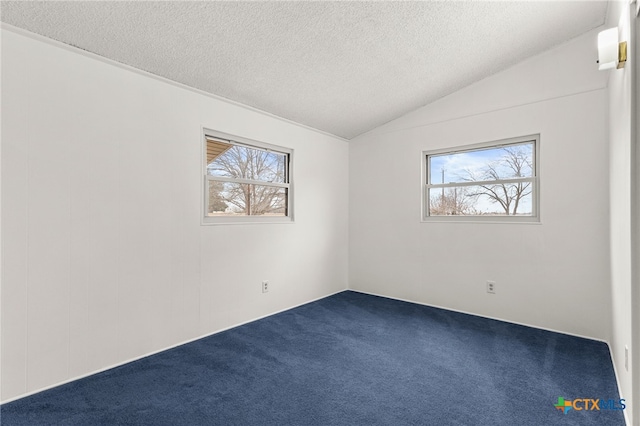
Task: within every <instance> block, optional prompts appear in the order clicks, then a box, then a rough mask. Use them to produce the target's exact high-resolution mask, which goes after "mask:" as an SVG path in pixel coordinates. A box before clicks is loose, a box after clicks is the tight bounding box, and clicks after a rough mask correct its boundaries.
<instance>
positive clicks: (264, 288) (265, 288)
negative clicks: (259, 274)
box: [262, 281, 269, 293]
mask: <svg viewBox="0 0 640 426" xmlns="http://www.w3.org/2000/svg"><path fill="white" fill-rule="evenodd" d="M262 292H263V293H268V292H269V281H262Z"/></svg>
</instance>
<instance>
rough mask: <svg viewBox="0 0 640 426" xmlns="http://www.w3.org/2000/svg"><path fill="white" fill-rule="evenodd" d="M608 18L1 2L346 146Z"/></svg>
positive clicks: (7, 14) (485, 8)
mask: <svg viewBox="0 0 640 426" xmlns="http://www.w3.org/2000/svg"><path fill="white" fill-rule="evenodd" d="M606 10H607V3H606V2H601V1H584V2H582V1H569V2H563V1H542V2H534V1H527V2H515V1H509V2H495V1H494V2H489V1H444V2H434V1H422V2H409V1H406V2H405V1H399V2H398V1H393V2H391V1H386V2H385V1H377V2H373V1H371V2H362V1H361V2H347V1H340V2H306V1H302V2H289V1H262V2H222V1H220V2H218V1H209V2H193V1H164V2H149V1H133V2H127V1H98V2H95V1H88V2H84V1H68V2H61V1H45V2H35V1H17V2H13V1H2V3H1V19H2V21H3V22H6V23H8V24H11V25H13V26H16V27H19V28H23V29H26V30H29V31H31V32H34V33H38V34H41V35H44V36H46V37H49V38H52V39H55V40H58V41H61V42H63V43H67V44H70V45H73V46H77V47H79V48H81V49H84V50H87V51H89V52H93V53H96V54H98V55H101V56H104V57H107V58H110V59H113V60H115V61H118V62H121V63H124V64H127V65H130V66H133V67H135V68H138V69H141V70H144V71H148V72H150V73H153V74H156V75H159V76H162V77H166V78H168V79H170V80H174V81H177V82H180V83H183V84H186V85H188V86H191V87H194V88H197V89H201V90H203V91H206V92H209V93H212V94H215V95H218V96H222V97H224V98H228V99H231V100H233V101H237V102H240V103H242V104H245V105H249V106H252V107H255V108H258V109H261V110H263V111H267V112H269V113H272V114H275V115H277V116H280V117H283V118H287V119H289V120H292V121H295V122H298V123H301V124H304V125H307V126H310V127H313V128H316V129H319V130H323V131H325V132H328V133H332V134H334V135H337V136H340V137H343V138H346V139H350V138H353V137H355V136H357V135H359V134H361V133H364V132H366V131H369V130H371V129H373V128H375V127H377V126H379V125H381V124H384V123H386V122H388V121H390V120H393V119H395V118H397V117H399V116H401V115H403V114H405V113H407V112H410V111H412V110H415V109H417V108H419V107H421V106H423V105H426V104H428V103H431V102H433V101H434V100H436V99H438V98H441V97H443V96H445V95H447V94H449V93H452V92H454V91H456V90H458V89H460V88H462V87H464V86H467V85H469V84H471V83H473V82H475V81H478V80H480V79H482V78H484V77H487V76H489V75H491V74H493V73H495V72H497V71H499V70H501V69H503V68H505V67H508V66H511V65H513V64H515V63H517V62H519V61H521V60H523V59H525V58H527V57H530V56H532V55H535V54H538V53H541V52H543V51H545V50H547V49H549V48H551V47H553V46H555V45H558V44H560V43H563V42H565V41H567V40H569V39H571V38H573V37H576V36H578V35H580V34H583V33H585V32H587V31H588V30H591V29H593V28H595V27H597V26H600V25H602V24H604V22H605V17H606ZM595 55H596V53H595V52H594V58H595ZM594 60H595V59H594Z"/></svg>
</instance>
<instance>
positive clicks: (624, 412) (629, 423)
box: [605, 342, 637, 426]
mask: <svg viewBox="0 0 640 426" xmlns="http://www.w3.org/2000/svg"><path fill="white" fill-rule="evenodd" d="M605 343H606V344H607V347H608V348H609V357H610V358H611V365H613V374H614V376H615V378H616V385H617V386H618V394H619V395H620V398H622V399H624V400H625V401H626V400H627V398H625V397H624V395H623V394H622V388H621V387H620V377H619V376H618V368H617V367H616V362H615V360H614V359H613V351H612V350H611V344H610V343H609V342H605ZM622 414H623V415H624V423H625V425H627V426H631V420H629V413H628V411H627V410H624V411H622ZM636 415H637V414H636Z"/></svg>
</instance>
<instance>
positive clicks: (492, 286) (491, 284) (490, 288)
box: [487, 281, 496, 294]
mask: <svg viewBox="0 0 640 426" xmlns="http://www.w3.org/2000/svg"><path fill="white" fill-rule="evenodd" d="M487 293H491V294H496V282H495V281H487Z"/></svg>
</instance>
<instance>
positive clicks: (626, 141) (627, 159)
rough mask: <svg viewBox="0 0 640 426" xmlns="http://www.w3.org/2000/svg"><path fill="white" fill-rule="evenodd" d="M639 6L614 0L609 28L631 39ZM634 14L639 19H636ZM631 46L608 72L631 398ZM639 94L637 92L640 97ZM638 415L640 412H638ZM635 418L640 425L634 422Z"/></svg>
mask: <svg viewBox="0 0 640 426" xmlns="http://www.w3.org/2000/svg"><path fill="white" fill-rule="evenodd" d="M630 9H634V10H635V5H629V3H628V2H624V1H613V2H610V3H609V9H608V11H607V24H606V27H607V28H611V27H615V26H617V27H618V30H619V32H620V39H621V40H625V41H627V42H628V43H629V47H630V48H631V49H633V40H632V39H631V34H632V27H631V25H632V24H633V25H634V26H635V14H633V15H632V14H631V13H630ZM631 16H634V19H633V20H631ZM631 49H629V50H630V53H631V54H630V55H629V58H628V62H627V64H626V66H625V67H624V68H623V69H620V70H614V71H610V72H608V73H607V74H608V77H609V81H608V97H609V111H608V114H609V163H610V166H609V167H610V170H611V171H610V205H611V224H610V229H611V237H610V238H611V295H612V304H613V311H612V335H611V352H612V356H613V361H614V365H615V367H616V372H617V374H618V382H619V385H620V391H621V393H622V397H623V398H625V399H627V400H628V401H634V402H635V401H637V396H635V399H634V395H633V383H632V374H633V368H632V367H633V364H632V363H631V359H633V358H634V357H633V353H630V354H629V356H630V358H631V359H630V360H629V361H630V365H629V369H628V370H627V369H626V368H625V353H624V352H625V350H624V348H625V345H626V346H628V347H629V349H630V350H631V351H637V350H638V349H640V348H639V347H638V345H640V339H638V338H637V336H636V337H635V340H634V336H633V335H632V323H633V319H634V318H637V315H634V314H633V312H632V309H631V306H632V301H633V300H634V296H635V292H634V291H633V290H632V261H631V259H632V238H631V234H632V229H633V227H634V226H635V224H636V223H637V221H638V218H637V217H632V211H633V203H634V200H635V196H634V194H633V191H634V190H635V184H633V183H632V180H633V179H635V171H634V170H633V167H635V166H634V155H633V154H634V153H635V151H634V149H633V143H634V142H633V140H632V133H633V132H632V126H633V120H632V119H631V117H632V114H635V113H634V112H633V113H632V97H633V93H635V92H634V90H635V89H634V87H633V83H632V81H633V72H634V60H635V59H634V57H633V50H631ZM635 96H637V94H636V95H635ZM634 406H635V404H634V403H631V404H629V405H628V408H627V410H625V414H626V416H627V418H628V419H629V423H630V424H640V423H639V419H634V417H635V416H634V415H633V414H634V412H635V410H634ZM636 416H637V414H636ZM633 422H635V423H633Z"/></svg>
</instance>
